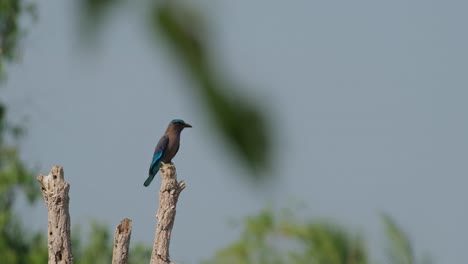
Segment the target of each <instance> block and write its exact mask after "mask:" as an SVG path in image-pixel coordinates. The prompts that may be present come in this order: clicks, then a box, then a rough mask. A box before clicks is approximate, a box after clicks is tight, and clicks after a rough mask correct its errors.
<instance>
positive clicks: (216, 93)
mask: <svg viewBox="0 0 468 264" xmlns="http://www.w3.org/2000/svg"><path fill="white" fill-rule="evenodd" d="M119 2H122V1H118V0H82V1H81V3H82V7H83V8H82V11H83V12H82V16H81V21H80V22H81V23H80V24H81V25H84V28H82V29H85V30H86V31H85V32H86V33H88V34H85V37H86V38H83V39H88V40H89V39H93V38H94V37H95V36H96V30H97V29H99V28H100V25H101V24H102V20H103V18H104V17H105V16H106V14H107V13H108V12H109V11H110V10H111V9H112V8H113V7H114V6H116V4H118V3H119ZM139 4H141V2H139ZM145 4H148V5H149V4H152V3H151V2H145ZM148 10H152V13H151V15H152V17H151V22H152V23H151V24H150V25H151V28H152V29H153V31H154V32H155V33H156V34H155V35H156V36H157V37H156V38H155V39H156V43H155V47H158V48H159V47H160V46H161V45H160V43H161V42H160V40H161V39H164V40H166V42H167V43H168V46H169V47H170V48H171V50H172V51H173V53H174V55H175V57H176V58H177V59H178V60H179V61H180V62H181V65H182V66H183V72H182V73H183V74H184V75H187V76H189V77H190V78H192V80H193V81H194V82H193V84H194V85H191V86H189V88H190V89H193V90H194V91H195V93H196V94H197V95H199V96H198V98H200V100H201V104H202V105H203V106H205V107H206V109H207V113H208V114H209V115H210V116H211V120H212V124H213V127H214V128H216V130H217V131H218V132H220V134H221V135H222V136H223V137H224V139H225V141H226V142H228V143H229V145H230V146H232V148H233V149H234V150H235V152H236V153H238V156H239V157H240V159H241V160H243V161H244V164H245V165H246V166H247V167H248V168H249V170H250V171H252V172H253V173H252V174H250V175H249V176H253V179H260V178H261V176H265V175H268V174H266V173H262V172H264V171H265V170H267V169H268V168H269V167H270V165H271V164H270V163H271V161H270V159H271V150H272V139H271V136H272V134H271V133H270V132H269V128H270V124H269V122H268V120H267V118H266V115H265V113H264V112H263V111H262V107H261V104H260V100H255V99H253V98H250V97H247V96H244V95H242V94H241V93H240V92H238V91H237V89H236V88H238V85H237V84H236V83H233V82H232V81H229V79H228V78H225V77H224V76H222V74H221V73H220V72H219V67H217V65H215V64H214V63H213V60H211V59H212V58H215V56H214V53H213V52H211V49H210V48H209V40H210V34H209V32H208V31H207V29H206V27H205V24H203V23H202V18H203V16H202V14H201V13H200V12H197V11H196V10H194V9H193V8H187V7H186V4H183V2H179V3H177V2H174V1H161V2H158V3H157V4H154V5H153V6H149V7H148ZM89 33H92V34H89ZM210 58H211V59H210ZM246 90H247V89H246Z"/></svg>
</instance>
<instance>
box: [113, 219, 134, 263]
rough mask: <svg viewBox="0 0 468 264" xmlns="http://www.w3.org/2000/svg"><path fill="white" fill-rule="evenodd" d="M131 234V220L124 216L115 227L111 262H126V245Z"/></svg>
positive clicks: (128, 243) (127, 245)
mask: <svg viewBox="0 0 468 264" xmlns="http://www.w3.org/2000/svg"><path fill="white" fill-rule="evenodd" d="M131 235H132V220H130V219H128V218H125V219H123V220H122V221H120V224H119V225H118V226H117V228H116V229H115V233H114V252H113V253H112V264H127V259H128V247H129V245H130V236H131Z"/></svg>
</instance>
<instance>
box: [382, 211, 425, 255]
mask: <svg viewBox="0 0 468 264" xmlns="http://www.w3.org/2000/svg"><path fill="white" fill-rule="evenodd" d="M382 219H383V222H384V226H385V231H386V234H387V239H388V249H387V250H386V252H387V258H388V263H392V264H416V263H421V264H430V263H433V262H432V260H431V258H430V257H428V256H425V257H423V259H422V260H420V261H417V260H416V257H415V256H414V252H413V248H412V246H411V242H410V241H409V239H408V237H407V235H406V234H405V233H404V232H403V230H402V229H401V228H400V227H399V226H398V225H397V223H396V222H395V221H394V220H393V219H392V218H391V217H390V216H388V215H386V214H384V215H382Z"/></svg>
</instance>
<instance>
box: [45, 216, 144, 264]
mask: <svg viewBox="0 0 468 264" xmlns="http://www.w3.org/2000/svg"><path fill="white" fill-rule="evenodd" d="M83 242H86V243H83ZM113 243H114V241H113V238H112V235H111V234H110V233H109V231H108V226H107V225H105V224H102V223H98V222H96V221H91V228H90V231H89V233H88V234H86V235H85V236H83V235H82V232H81V228H80V227H79V226H74V227H73V229H72V247H73V249H72V250H73V259H74V262H75V264H101V263H102V264H105V263H110V262H111V260H112V250H113V248H112V246H113ZM44 245H45V244H44ZM150 257H151V248H150V247H148V246H147V245H145V244H142V243H137V244H136V245H135V246H133V247H131V248H130V250H129V259H128V263H129V264H138V263H146V262H148V261H149V259H150Z"/></svg>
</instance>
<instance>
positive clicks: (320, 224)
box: [203, 210, 431, 264]
mask: <svg viewBox="0 0 468 264" xmlns="http://www.w3.org/2000/svg"><path fill="white" fill-rule="evenodd" d="M384 224H385V228H386V231H387V236H388V240H389V242H390V248H389V249H388V254H389V256H391V258H390V259H389V261H385V262H382V263H389V264H390V263H391V264H403V263H404V264H416V263H421V264H423V263H424V264H428V263H431V262H429V261H428V260H429V259H426V260H425V261H420V262H416V261H415V259H414V257H413V255H412V254H413V253H412V250H411V245H410V243H409V241H408V239H407V238H406V235H405V234H404V233H403V231H402V230H401V229H400V228H399V227H398V226H397V225H396V224H395V222H394V221H393V220H392V219H391V218H390V217H388V216H385V217H384ZM369 255H370V252H369V249H368V248H367V244H366V243H365V241H364V239H363V237H362V236H360V235H359V234H355V233H350V232H348V231H346V229H345V228H344V227H343V226H339V225H336V224H334V223H333V222H330V221H310V220H309V221H299V220H298V219H297V218H296V217H295V216H294V215H293V214H292V213H291V212H290V211H288V212H287V214H282V215H276V214H274V213H273V212H272V211H271V210H264V211H262V212H261V213H259V214H258V215H256V216H253V217H248V218H247V219H246V220H245V222H244V230H243V232H242V235H241V237H240V238H239V240H237V241H236V242H234V243H232V244H231V245H228V246H227V247H225V248H224V249H221V250H219V251H218V252H217V253H216V254H215V255H214V257H213V258H212V259H210V260H208V261H205V262H203V263H204V264H215V263H216V264H218V263H223V264H229V263H232V264H234V263H240V264H243V263H245V264H247V263H249V264H257V263H258V264H267V263H274V264H282V263H285V264H286V263H287V264H289V263H297V264H301V263H303V264H306V263H307V264H309V263H312V264H367V263H381V262H376V261H372V260H370V257H369Z"/></svg>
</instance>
